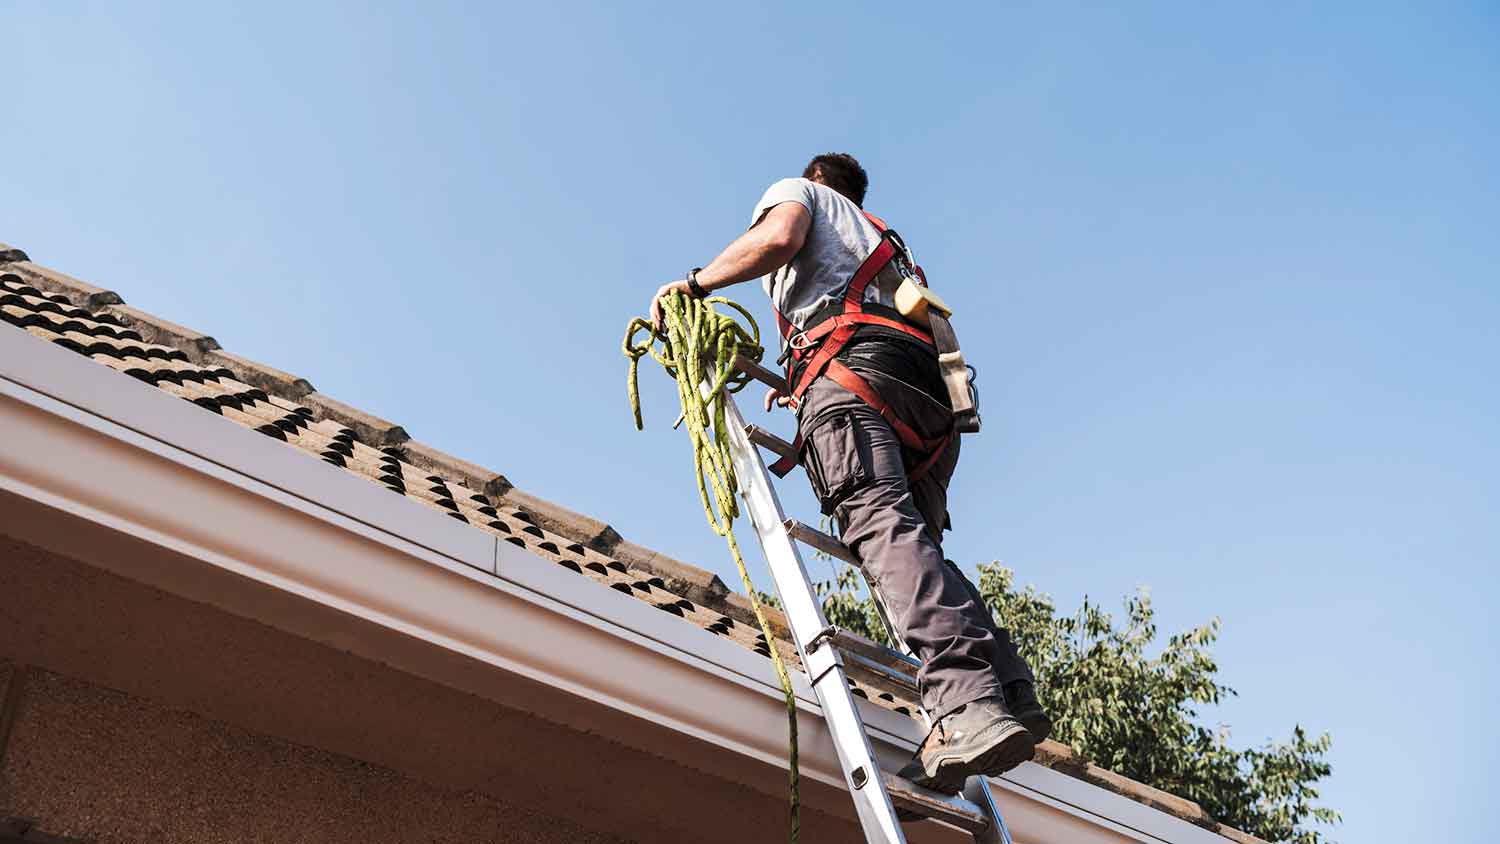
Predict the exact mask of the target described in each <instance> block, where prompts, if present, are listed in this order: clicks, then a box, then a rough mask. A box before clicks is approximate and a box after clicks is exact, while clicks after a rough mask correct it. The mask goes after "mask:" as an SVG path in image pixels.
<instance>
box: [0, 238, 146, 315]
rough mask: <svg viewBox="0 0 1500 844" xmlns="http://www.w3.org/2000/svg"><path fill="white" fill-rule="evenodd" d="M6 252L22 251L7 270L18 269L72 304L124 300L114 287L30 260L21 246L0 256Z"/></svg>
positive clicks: (36, 284) (87, 305)
mask: <svg viewBox="0 0 1500 844" xmlns="http://www.w3.org/2000/svg"><path fill="white" fill-rule="evenodd" d="M0 248H3V244H0ZM7 254H9V255H20V258H19V259H15V258H12V259H10V263H7V264H6V266H5V271H6V272H9V273H15V274H16V275H18V276H20V277H21V278H23V279H25V280H26V282H27V283H28V284H30V285H31V286H32V287H35V288H37V289H38V290H43V291H46V292H48V293H61V294H63V295H64V296H67V297H68V300H69V301H71V302H72V303H73V304H75V305H78V306H80V307H84V308H89V309H91V310H97V309H99V308H102V307H104V306H106V305H118V304H120V303H121V302H123V301H125V300H123V299H121V298H120V294H118V293H116V292H114V291H113V290H105V289H104V288H102V287H95V286H94V285H92V284H89V283H88V282H86V281H79V280H78V279H76V278H74V277H72V276H70V275H64V274H63V273H60V272H58V271H56V270H52V269H48V268H47V267H39V266H37V265H36V264H33V263H31V261H30V260H29V259H27V257H26V253H25V252H21V251H20V250H19V249H11V250H9V251H8V252H4V253H0V260H4V255H7Z"/></svg>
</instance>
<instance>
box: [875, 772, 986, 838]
mask: <svg viewBox="0 0 1500 844" xmlns="http://www.w3.org/2000/svg"><path fill="white" fill-rule="evenodd" d="M885 790H886V792H887V793H889V794H890V795H891V804H892V805H894V806H895V807H896V808H897V809H906V810H907V811H909V812H914V813H916V814H918V815H921V816H922V817H924V818H932V819H933V820H939V821H943V822H944V823H950V824H953V825H954V826H956V827H958V828H960V829H963V830H966V831H968V832H982V831H984V830H986V829H988V828H989V826H990V820H989V818H987V817H985V815H984V810H983V809H981V808H979V807H978V806H976V805H974V804H973V803H970V802H969V801H967V800H965V799H963V798H962V797H949V796H948V795H946V794H939V793H937V792H936V791H928V790H927V789H925V788H921V787H920V786H917V785H916V784H914V783H912V782H911V781H909V780H904V779H902V778H901V777H898V776H896V775H895V774H886V775H885Z"/></svg>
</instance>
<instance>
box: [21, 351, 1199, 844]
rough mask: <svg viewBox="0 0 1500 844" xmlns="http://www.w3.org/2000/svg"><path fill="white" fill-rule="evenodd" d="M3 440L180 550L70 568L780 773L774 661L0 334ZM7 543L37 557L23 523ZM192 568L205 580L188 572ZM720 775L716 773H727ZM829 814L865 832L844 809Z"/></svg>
mask: <svg viewBox="0 0 1500 844" xmlns="http://www.w3.org/2000/svg"><path fill="white" fill-rule="evenodd" d="M0 432H3V433H0V490H4V491H5V492H7V493H10V494H12V495H15V496H19V497H20V498H22V499H26V500H28V501H31V502H35V503H36V504H38V505H42V506H45V507H46V508H49V509H50V510H52V511H57V512H61V513H67V514H69V515H71V516H73V517H76V518H78V519H82V520H84V521H85V522H87V523H92V524H96V525H101V526H104V527H107V528H108V529H110V530H111V531H113V532H115V533H117V534H123V535H126V536H129V537H133V538H135V539H137V540H141V541H143V542H144V543H148V544H149V545H150V546H155V547H157V548H160V549H167V550H169V551H171V552H174V553H173V555H172V562H171V563H168V562H164V560H165V559H166V555H161V554H156V555H150V554H129V553H118V554H98V553H94V554H84V552H83V551H82V549H78V553H77V554H75V556H79V558H80V559H84V560H86V561H88V562H90V563H91V564H93V565H98V566H101V567H105V568H108V569H110V570H112V571H115V572H116V573H117V574H120V575H122V576H125V577H129V578H132V579H134V580H138V581H141V582H145V583H149V584H150V585H153V586H156V587H158V588H161V589H163V590H166V591H169V592H173V593H175V594H180V595H183V596H184V597H188V598H190V599H193V600H197V601H201V602H205V603H209V604H213V605H215V606H219V607H221V608H223V609H226V610H228V611H231V612H234V613H236V614H239V615H243V616H247V617H251V618H257V619H258V620H262V621H265V622H266V623H269V624H273V625H275V626H279V627H282V628H283V629H288V630H291V631H293V632H296V633H298V634H299V635H302V636H304V637H305V638H310V639H313V640H316V641H320V642H324V643H325V644H330V645H334V646H337V647H341V648H345V649H347V650H351V651H353V652H355V653H358V654H360V655H361V656H365V657H368V658H373V659H378V660H381V661H384V662H387V663H390V664H393V665H396V666H397V667H399V668H401V669H402V670H405V671H408V672H411V673H414V674H417V675H419V676H424V677H428V678H429V679H433V680H436V681H439V682H443V683H445V684H448V685H452V686H455V687H458V688H463V689H465V690H468V691H473V692H474V693H477V694H484V695H486V696H495V695H497V694H499V692H498V691H497V689H498V688H499V687H501V686H503V685H504V684H503V683H498V682H496V677H497V676H498V675H495V674H494V672H493V671H492V670H491V671H489V672H488V675H489V676H487V677H486V676H478V675H477V673H476V672H475V671H472V670H465V669H464V668H462V667H461V666H459V665H458V664H457V662H456V661H454V660H451V659H447V660H442V659H434V658H433V657H432V653H433V650H432V649H433V648H434V647H435V648H438V649H441V650H442V651H446V652H449V653H450V654H461V655H463V656H465V657H468V658H469V659H470V660H474V661H477V662H478V663H483V664H485V665H488V666H493V667H494V668H499V669H503V670H504V671H506V672H511V673H513V674H517V675H521V676H524V677H527V678H530V679H532V680H534V681H537V682H538V683H541V684H544V685H545V686H548V687H552V688H556V689H563V690H566V691H567V692H569V693H571V694H573V695H577V696H579V697H581V698H584V699H586V700H590V701H595V702H598V703H601V704H604V705H606V706H608V707H611V708H613V709H615V710H618V711H620V712H623V713H628V714H629V715H633V716H635V717H639V718H643V719H647V720H650V721H652V722H654V723H657V724H661V725H663V726H666V727H669V728H670V729H672V730H675V731H677V732H679V733H682V734H684V735H686V736H691V737H693V738H695V739H698V740H701V741H704V742H708V743H710V744H712V745H715V746H717V747H719V748H722V749H724V750H728V751H732V754H733V756H735V757H739V758H741V760H742V762H741V763H738V764H745V763H746V762H748V760H756V761H758V762H762V763H766V764H769V765H773V766H777V767H784V765H785V762H784V757H785V745H784V743H785V709H784V704H783V702H782V700H781V693H780V689H779V686H778V684H777V681H776V678H775V675H774V673H773V671H772V670H771V667H770V663H769V662H768V661H766V660H765V659H763V658H761V657H759V656H757V655H755V654H753V653H751V652H749V651H747V650H745V649H744V648H742V647H740V646H738V645H736V644H734V643H732V642H729V641H726V640H724V639H722V638H720V637H717V636H715V635H713V634H711V633H708V632H707V631H704V630H700V629H698V628H697V627H695V626H693V625H691V624H686V623H683V622H682V621H681V620H680V619H676V618H674V617H671V616H668V615H667V614H665V613H662V612H661V611H659V610H657V609H655V608H653V607H650V606H648V605H646V604H644V603H642V602H640V601H638V600H636V599H634V598H630V597H628V596H625V595H621V594H620V593H618V592H616V591H614V590H612V589H608V588H605V587H603V586H600V585H599V584H597V583H594V582H593V581H591V580H589V579H588V578H585V577H581V576H579V575H577V574H576V573H573V572H571V571H567V570H565V569H563V568H562V567H560V566H557V565H555V564H553V563H551V562H550V561H547V560H545V559H543V558H541V557H538V556H536V555H533V554H531V553H529V552H527V551H525V550H524V549H521V548H517V547H516V546H514V545H512V544H510V543H507V542H501V541H499V538H498V537H495V536H492V535H490V534H488V533H485V532H483V531H479V530H475V529H473V528H471V527H469V526H467V525H464V524H461V523H458V522H456V521H455V520H453V519H451V518H448V517H447V516H444V515H443V514H441V513H439V512H437V511H435V510H432V509H430V508H427V507H424V506H422V505H420V504H417V503H415V502H412V501H410V500H408V499H405V498H404V497H400V496H396V495H393V494H391V493H390V492H389V491H387V490H385V489H383V488H381V487H378V486H376V485H374V484H371V483H369V482H367V481H364V480H363V479H360V478H357V477H355V476H353V475H351V474H349V473H348V472H345V471H343V470H339V469H335V468H333V467H330V466H327V465H325V464H323V463H321V462H319V461H317V460H310V459H308V457H307V456H306V455H304V454H301V453H298V452H296V451H295V450H294V449H291V448H288V447H287V446H285V445H284V444H281V443H278V442H274V441H272V440H271V439H269V438H267V437H265V436H263V435H261V434H258V433H255V432H254V431H250V430H248V429H245V428H242V427H240V426H238V425H236V424H234V423H233V422H229V421H227V420H224V419H218V418H214V417H213V416H212V415H211V414H208V413H205V412H204V411H203V410H202V409H201V408H198V407H194V406H192V405H190V404H189V403H187V402H184V401H182V400H181V399H178V398H176V397H174V396H171V395H169V394H167V393H164V392H162V391H159V390H157V389H155V388H152V387H150V386H148V385H145V384H141V383H139V382H137V381H135V380H133V379H130V378H125V377H121V376H120V375H119V374H118V373H116V372H114V371H112V370H110V369H108V368H106V367H103V366H100V365H99V364H97V363H94V362H92V361H89V360H86V359H84V358H83V357H82V356H80V355H77V354H76V353H73V352H70V351H68V350H65V349H62V348H60V347H56V346H53V345H51V344H48V343H44V342H41V341H39V340H37V339H36V338H33V337H31V336H30V335H27V334H25V333H24V332H21V331H12V330H8V327H7V328H6V329H0ZM4 518H5V514H4V513H0V519H4ZM3 527H4V531H3V532H7V533H11V534H13V535H17V536H22V537H23V538H24V535H25V532H26V525H23V524H9V523H7V524H5V525H4V526H3ZM81 536H82V534H80V537H81ZM54 541H55V542H56V541H62V542H66V541H67V540H66V539H61V540H59V539H56V538H54ZM78 541H80V542H81V541H82V539H79V540H78ZM60 550H66V549H60ZM180 558H187V559H190V560H193V561H196V562H197V563H199V564H201V571H198V570H195V571H187V570H184V567H183V566H182V565H180V564H178V563H177V562H176V560H178V559H180ZM226 575H229V576H227V577H226ZM241 578H243V579H244V580H243V581H242V580H240V579H241ZM245 581H250V582H254V583H258V584H264V585H268V586H271V587H274V588H275V589H277V590H281V591H282V592H284V593H287V594H290V595H295V596H298V597H299V598H301V599H303V601H305V602H311V604H312V605H317V606H319V607H323V608H332V609H334V610H338V611H340V612H342V613H345V614H347V615H349V616H352V617H354V618H356V619H360V620H363V621H364V622H370V623H373V624H375V625H379V626H380V627H381V628H383V629H385V630H388V631H392V632H394V633H397V634H400V636H399V637H397V638H400V639H404V640H407V641H409V642H410V644H411V646H409V647H394V648H393V647H392V646H391V644H390V642H388V641H386V642H380V643H374V642H368V641H363V640H361V639H360V638H359V636H357V635H355V634H352V633H349V632H348V631H341V630H339V629H337V628H336V627H331V626H330V625H329V623H328V621H327V618H326V617H325V618H316V619H314V618H310V617H307V614H306V613H302V614H299V613H297V612H294V611H290V610H288V609H286V608H285V607H277V606H272V605H271V604H270V603H269V602H267V601H265V600H264V598H263V597H257V596H258V595H261V594H262V593H263V590H260V589H257V590H250V589H236V588H234V584H235V583H243V582H245ZM297 603H301V602H297ZM418 643H421V644H423V645H425V647H417V646H416V645H417V644H418ZM464 664H466V665H467V664H470V663H464ZM794 682H795V684H796V691H797V694H798V697H799V705H800V719H799V726H800V728H801V731H802V735H803V736H804V739H803V752H802V769H803V776H804V777H807V778H809V779H813V780H817V781H820V782H823V783H827V784H829V785H833V786H835V787H836V788H842V782H843V778H842V774H841V772H840V771H839V769H838V765H837V760H836V758H835V757H834V754H833V750H832V746H831V743H830V739H829V737H828V733H827V730H826V728H825V727H824V725H823V722H822V719H821V717H820V714H819V711H818V708H817V704H816V702H815V698H814V697H813V695H812V692H811V689H810V687H809V686H808V685H807V683H806V682H805V681H804V680H803V679H802V678H801V677H800V676H798V677H795V678H794ZM861 713H862V716H863V717H864V718H865V720H866V724H867V725H868V726H869V728H870V733H871V740H872V744H874V745H875V748H876V752H877V754H879V755H881V756H882V758H883V761H884V763H885V764H887V765H891V766H892V767H894V766H895V765H898V764H900V762H901V761H902V760H904V758H905V757H906V756H909V755H910V753H911V751H912V749H914V748H915V746H916V743H917V742H918V741H920V740H921V738H922V736H921V732H920V729H919V727H918V725H917V724H916V723H915V722H914V721H912V720H911V719H909V718H906V717H904V716H901V715H898V714H896V713H893V712H890V711H888V710H885V709H882V708H880V707H876V706H874V705H868V704H862V709H861ZM549 717H552V718H553V720H558V718H557V717H555V713H554V715H553V716H549ZM573 726H587V725H582V724H579V725H573ZM618 738H619V739H620V740H622V741H625V742H626V743H629V737H628V736H619V737H618ZM659 749H660V748H656V750H659ZM721 755H722V754H721ZM750 764H752V765H753V763H750ZM728 765H729V763H728V762H725V761H723V760H718V761H717V762H716V769H718V770H727V767H726V766H728ZM992 789H993V791H994V793H995V796H996V801H997V803H998V804H999V805H1000V808H1001V811H1002V812H1003V813H1004V814H1005V816H1006V819H1007V822H1008V823H1009V825H1010V827H1011V831H1012V833H1013V835H1014V836H1015V837H1016V840H1017V841H1018V842H1053V841H1057V842H1063V841H1066V842H1088V841H1099V842H1119V841H1140V842H1172V844H1200V842H1201V844H1208V842H1223V841H1226V840H1228V839H1225V838H1223V837H1222V836H1219V835H1217V834H1215V833H1213V832H1210V831H1208V830H1205V829H1203V828H1200V827H1197V826H1194V825H1193V824H1190V823H1188V822H1186V821H1183V820H1181V819H1180V818H1177V817H1174V816H1171V815H1168V814H1166V813H1164V812H1160V811H1157V810H1155V809H1152V808H1150V807H1148V806H1145V805H1142V804H1140V803H1137V802H1135V801H1133V800H1130V799H1128V798H1126V797H1123V796H1120V795H1117V794H1114V793H1112V792H1109V791H1106V790H1105V789H1102V788H1099V787H1097V786H1094V785H1091V784H1089V783H1086V782H1083V781H1081V780H1078V779H1074V778H1072V777H1069V776H1066V775H1064V774H1061V773H1058V772H1056V771H1052V770H1050V769H1048V768H1045V767H1042V766H1040V765H1035V764H1027V765H1024V766H1022V767H1021V768H1019V769H1017V770H1016V771H1013V772H1011V773H1010V774H1007V775H1006V776H1005V777H1004V778H1001V779H997V780H994V781H992ZM817 808H819V809H820V810H823V811H828V812H830V813H832V814H837V815H841V816H852V808H851V806H850V804H849V803H848V802H847V800H844V801H843V802H842V805H833V804H831V805H819V806H818V807H817ZM908 829H909V830H910V833H909V834H910V836H911V838H912V839H913V840H914V841H922V840H940V839H942V840H946V838H945V837H944V836H942V835H940V834H939V833H934V832H932V830H935V829H939V828H937V827H934V825H932V824H923V825H919V826H914V827H909V828H908Z"/></svg>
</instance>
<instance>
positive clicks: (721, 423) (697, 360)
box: [621, 292, 802, 844]
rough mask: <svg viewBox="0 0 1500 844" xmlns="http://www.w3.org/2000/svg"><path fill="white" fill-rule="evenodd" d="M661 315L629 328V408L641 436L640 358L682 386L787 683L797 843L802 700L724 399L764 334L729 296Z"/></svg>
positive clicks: (711, 512)
mask: <svg viewBox="0 0 1500 844" xmlns="http://www.w3.org/2000/svg"><path fill="white" fill-rule="evenodd" d="M715 305H726V306H728V307H730V308H733V309H734V310H736V311H738V312H739V314H740V316H743V317H744V318H745V322H746V323H747V324H748V325H749V330H748V331H747V330H746V329H745V327H744V326H741V325H740V323H739V322H737V321H736V320H735V318H734V317H733V316H731V315H728V314H721V313H719V312H718V311H717V310H715V309H714V306H715ZM662 311H663V313H664V314H665V324H666V333H665V336H662V335H658V334H657V333H656V332H655V330H654V329H653V326H652V325H651V323H650V321H648V320H646V319H642V318H640V317H636V318H635V319H633V320H631V321H630V325H628V326H626V328H625V340H624V342H623V343H622V344H621V350H622V351H623V352H624V353H625V356H626V357H628V358H630V374H629V376H628V377H627V379H626V384H627V390H628V391H629V393H630V409H631V411H632V412H633V413H634V414H635V427H636V430H641V428H642V425H641V397H640V388H639V384H638V380H637V370H638V369H639V368H640V362H641V358H643V357H645V356H646V355H650V356H651V358H652V359H653V360H655V361H656V362H657V363H659V364H661V366H662V368H663V369H665V370H666V371H667V374H668V375H671V376H672V377H673V378H675V379H676V380H677V397H678V399H680V400H681V402H682V417H681V421H683V422H686V423H687V429H688V437H689V439H690V440H691V442H692V444H693V468H694V469H695V471H696V473H697V475H698V494H699V496H701V497H702V499H703V513H704V515H705V516H707V518H708V524H709V527H711V528H713V530H714V533H717V534H718V535H719V536H722V537H724V539H725V541H726V542H728V543H729V553H730V554H732V555H733V556H734V564H735V566H736V567H738V568H739V570H740V580H741V581H742V582H743V583H744V585H745V594H747V595H749V596H750V606H751V608H752V609H753V610H754V611H755V620H756V621H757V622H759V623H760V631H761V633H762V634H763V635H764V636H765V637H766V645H767V647H768V648H769V649H770V651H771V662H772V664H774V665H775V666H776V676H777V677H778V678H780V680H781V690H782V692H783V693H784V694H785V695H786V715H787V734H788V756H789V758H790V762H791V773H790V790H791V798H790V801H791V840H792V842H793V844H795V842H796V841H797V836H798V834H799V833H800V832H801V828H802V820H801V793H800V792H801V776H800V774H799V772H798V770H797V699H796V697H795V696H794V695H793V693H792V680H791V678H790V677H789V676H788V675H787V670H786V663H785V662H783V661H782V659H781V652H780V649H779V648H777V647H776V637H775V636H774V635H773V634H772V632H771V625H770V623H769V622H767V621H766V614H765V610H764V609H762V607H761V604H760V600H759V599H758V598H756V592H755V585H754V584H752V583H751V582H750V572H749V571H748V570H746V568H745V558H744V557H743V556H741V554H740V544H739V543H738V542H737V541H735V538H734V520H735V518H736V517H738V516H739V514H740V508H739V502H738V500H737V499H736V498H735V495H736V493H738V492H739V482H738V480H737V479H736V478H735V474H734V461H733V459H732V457H731V455H730V449H729V428H728V425H726V424H725V409H724V394H725V393H726V392H729V393H735V392H739V391H740V390H741V389H742V388H744V386H745V384H747V383H749V381H750V377H749V376H748V375H745V374H743V373H741V372H738V371H737V370H736V369H735V368H734V356H735V355H736V354H740V355H743V356H745V357H746V358H749V359H751V360H755V361H759V360H760V359H761V356H762V355H763V354H764V353H765V352H764V350H763V349H762V348H761V345H760V327H759V326H757V325H756V324H755V318H754V317H752V316H750V314H749V313H748V312H747V311H746V310H745V309H744V308H742V307H740V306H739V305H738V304H736V303H735V302H732V301H730V300H729V299H726V298H724V297H723V296H710V297H708V298H706V299H694V298H691V297H688V296H684V295H683V294H681V293H677V292H673V293H669V294H668V295H667V296H666V297H665V298H664V299H663V301H662ZM641 331H645V333H646V336H645V339H644V340H642V341H640V342H637V341H636V335H637V334H639V333H640V332H641ZM658 340H660V341H661V348H660V349H658V348H657V341H658ZM705 382H706V383H708V384H709V385H710V388H709V390H708V391H707V392H706V393H705V392H704V391H702V389H701V385H702V384H704V383H705Z"/></svg>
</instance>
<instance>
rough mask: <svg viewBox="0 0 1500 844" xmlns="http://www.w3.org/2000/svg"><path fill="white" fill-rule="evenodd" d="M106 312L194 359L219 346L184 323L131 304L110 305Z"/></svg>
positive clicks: (157, 341) (198, 358) (152, 339)
mask: <svg viewBox="0 0 1500 844" xmlns="http://www.w3.org/2000/svg"><path fill="white" fill-rule="evenodd" d="M106 313H111V314H114V315H115V316H117V317H119V318H120V319H121V321H123V322H124V323H125V324H126V325H128V326H130V327H131V328H134V329H136V330H137V331H139V332H140V333H141V336H142V337H144V338H146V339H147V340H149V341H151V342H152V343H159V344H161V345H163V346H170V347H172V348H174V349H177V350H178V351H181V352H182V353H184V354H186V355H187V356H188V357H189V358H190V359H192V360H202V359H203V355H204V354H205V353H206V352H210V351H213V350H214V349H217V348H219V341H217V340H215V339H214V338H212V337H210V336H208V335H207V334H204V333H203V332H201V331H195V330H193V329H191V328H188V327H187V326H184V325H178V324H177V323H175V322H171V321H169V320H165V319H162V318H161V317H159V316H155V315H153V314H148V313H146V312H145V311H143V310H140V309H138V308H132V307H130V306H129V305H124V304H118V305H110V306H109V307H108V308H107V309H106Z"/></svg>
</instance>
